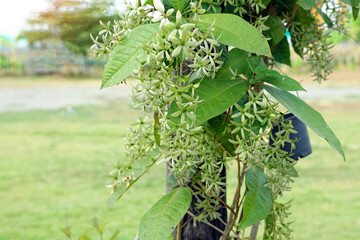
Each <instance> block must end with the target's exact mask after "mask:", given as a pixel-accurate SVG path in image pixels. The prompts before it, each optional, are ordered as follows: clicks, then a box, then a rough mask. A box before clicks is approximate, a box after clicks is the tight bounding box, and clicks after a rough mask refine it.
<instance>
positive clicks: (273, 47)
mask: <svg viewBox="0 0 360 240" xmlns="http://www.w3.org/2000/svg"><path fill="white" fill-rule="evenodd" d="M298 10H299V5H297V4H296V6H295V8H294V10H293V11H292V12H291V17H290V20H289V21H288V22H287V24H286V25H285V28H286V29H287V28H288V27H289V26H290V24H291V23H292V22H293V21H294V19H295V16H296V13H297V11H298ZM280 42H281V41H280ZM280 42H278V43H277V44H275V45H274V46H272V48H271V49H270V51H271V52H272V51H274V50H275V49H276V48H277V46H279V44H280Z"/></svg>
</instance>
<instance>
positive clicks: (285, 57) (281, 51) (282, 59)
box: [272, 37, 291, 66]
mask: <svg viewBox="0 0 360 240" xmlns="http://www.w3.org/2000/svg"><path fill="white" fill-rule="evenodd" d="M272 55H273V57H274V59H275V61H276V62H278V63H283V64H286V65H288V66H291V60H290V46H289V42H288V41H287V38H286V37H284V38H283V39H282V40H281V41H280V42H279V44H278V45H277V46H276V48H275V49H274V50H273V51H272Z"/></svg>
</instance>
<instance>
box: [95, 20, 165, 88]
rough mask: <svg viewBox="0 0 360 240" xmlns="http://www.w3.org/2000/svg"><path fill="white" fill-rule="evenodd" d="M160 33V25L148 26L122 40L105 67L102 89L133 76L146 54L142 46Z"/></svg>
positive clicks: (134, 31)
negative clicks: (139, 60) (141, 58)
mask: <svg viewBox="0 0 360 240" xmlns="http://www.w3.org/2000/svg"><path fill="white" fill-rule="evenodd" d="M158 32H159V24H146V25H140V26H138V27H136V28H134V29H133V30H132V31H131V32H129V33H128V34H127V35H126V36H125V37H124V38H122V39H121V40H120V42H119V43H118V44H117V46H116V47H115V48H114V50H113V51H112V52H111V54H110V57H109V60H108V62H107V64H106V65H105V69H104V75H103V81H102V84H101V88H104V87H111V86H114V85H116V84H118V83H120V82H122V81H123V80H124V79H125V78H127V77H128V76H129V75H131V74H132V72H133V70H134V69H136V68H137V67H138V66H139V65H140V63H139V62H138V59H137V58H138V57H139V56H140V55H141V54H143V53H144V50H143V49H142V45H143V44H148V43H150V42H151V41H153V40H154V39H155V37H156V34H157V33H158Z"/></svg>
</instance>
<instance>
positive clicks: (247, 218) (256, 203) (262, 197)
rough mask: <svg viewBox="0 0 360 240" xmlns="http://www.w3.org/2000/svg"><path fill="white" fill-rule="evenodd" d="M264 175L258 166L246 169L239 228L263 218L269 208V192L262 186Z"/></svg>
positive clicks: (264, 181)
mask: <svg viewBox="0 0 360 240" xmlns="http://www.w3.org/2000/svg"><path fill="white" fill-rule="evenodd" d="M265 183H266V177H265V175H264V173H263V172H262V170H261V169H260V168H258V167H254V168H251V169H249V170H247V171H246V188H247V193H246V196H245V202H244V208H243V214H242V219H241V221H240V224H239V230H242V229H245V228H247V227H249V226H251V225H252V224H254V223H256V222H258V221H260V220H263V219H265V218H266V217H267V216H268V214H269V212H270V209H271V192H270V189H269V188H267V187H264V185H265Z"/></svg>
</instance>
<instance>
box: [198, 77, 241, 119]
mask: <svg viewBox="0 0 360 240" xmlns="http://www.w3.org/2000/svg"><path fill="white" fill-rule="evenodd" d="M247 88H248V83H247V82H246V81H245V80H244V79H241V78H238V79H211V78H208V77H206V78H204V79H203V81H202V82H201V84H200V86H199V87H198V88H197V89H195V96H199V100H202V102H200V103H198V105H197V109H196V111H195V114H196V122H195V123H196V125H197V126H198V125H201V124H202V123H204V122H206V121H207V120H209V119H210V118H213V117H215V116H217V115H219V114H222V113H223V112H225V111H226V110H227V109H228V108H229V107H231V106H232V105H233V104H234V103H236V102H237V101H239V100H240V99H241V97H242V96H243V95H244V93H245V91H246V90H247Z"/></svg>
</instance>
